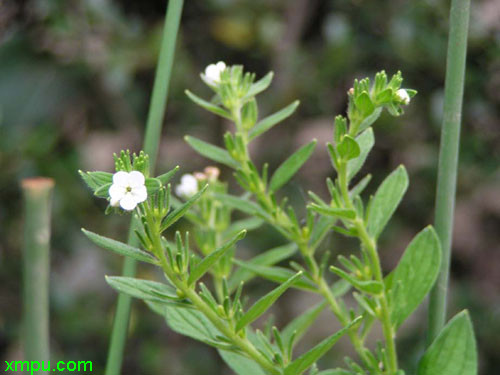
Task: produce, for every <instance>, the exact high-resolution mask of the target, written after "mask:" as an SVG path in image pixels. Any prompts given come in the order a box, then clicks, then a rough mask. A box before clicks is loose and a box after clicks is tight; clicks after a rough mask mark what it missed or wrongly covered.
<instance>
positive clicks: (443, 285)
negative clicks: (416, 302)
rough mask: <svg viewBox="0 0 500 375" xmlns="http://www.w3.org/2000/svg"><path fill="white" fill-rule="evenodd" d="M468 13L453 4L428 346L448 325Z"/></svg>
mask: <svg viewBox="0 0 500 375" xmlns="http://www.w3.org/2000/svg"><path fill="white" fill-rule="evenodd" d="M469 13H470V0H452V1H451V9H450V30H449V39H448V55H447V63H446V81H445V94H444V113H443V122H442V129H441V145H440V152H439V166H438V182H437V192H436V207H435V228H436V232H437V234H438V236H439V239H440V241H441V248H442V251H443V253H442V255H443V256H442V263H441V270H440V273H439V276H438V279H437V281H436V284H435V286H434V288H433V290H432V292H431V295H430V304H429V330H428V337H427V344H428V345H430V344H431V343H432V341H433V340H434V339H435V338H436V337H437V335H438V334H439V332H440V331H441V329H442V328H443V327H444V324H445V321H446V298H447V289H448V278H449V268H450V258H451V240H452V233H453V214H454V209H455V193H456V181H457V168H458V153H459V141H460V123H461V117H462V100H463V92H464V79H465V61H466V55H467V34H468V27H469Z"/></svg>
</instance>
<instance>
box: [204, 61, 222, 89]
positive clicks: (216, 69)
mask: <svg viewBox="0 0 500 375" xmlns="http://www.w3.org/2000/svg"><path fill="white" fill-rule="evenodd" d="M225 69H226V64H225V63H224V62H223V61H219V62H218V63H217V64H210V65H209V66H207V67H206V68H205V74H204V77H205V81H206V82H207V83H208V84H210V85H213V86H217V85H218V84H219V83H220V75H221V73H222V72H223V71H224V70H225Z"/></svg>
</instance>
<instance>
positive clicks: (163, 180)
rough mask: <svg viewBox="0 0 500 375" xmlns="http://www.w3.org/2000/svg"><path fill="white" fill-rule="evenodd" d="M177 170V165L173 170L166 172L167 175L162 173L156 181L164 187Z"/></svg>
mask: <svg viewBox="0 0 500 375" xmlns="http://www.w3.org/2000/svg"><path fill="white" fill-rule="evenodd" d="M178 170H179V166H178V165H177V166H176V167H175V168H174V169H172V170H170V171H168V172H167V173H164V174H162V175H160V176H158V177H157V179H158V180H160V182H161V183H162V184H163V185H166V184H167V183H168V182H169V181H170V179H171V178H172V177H173V176H174V175H175V174H176V173H177V171H178Z"/></svg>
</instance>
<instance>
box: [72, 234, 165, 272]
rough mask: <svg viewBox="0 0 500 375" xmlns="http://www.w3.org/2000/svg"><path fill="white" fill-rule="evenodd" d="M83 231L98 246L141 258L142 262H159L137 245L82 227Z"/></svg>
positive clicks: (136, 258)
mask: <svg viewBox="0 0 500 375" xmlns="http://www.w3.org/2000/svg"><path fill="white" fill-rule="evenodd" d="M82 232H83V233H84V234H85V235H86V236H87V237H88V238H89V239H90V240H91V241H92V242H93V243H95V244H96V245H97V246H99V247H102V248H103V249H106V250H111V251H114V252H115V253H118V254H120V255H124V256H127V257H130V258H133V259H135V260H140V261H142V262H147V263H151V264H158V262H157V261H156V259H155V258H154V257H153V256H152V255H150V254H149V253H147V252H145V251H143V250H141V249H138V248H136V247H133V246H130V245H127V244H124V243H123V242H120V241H116V240H112V239H111V238H107V237H104V236H100V235H98V234H96V233H93V232H90V231H88V230H85V229H83V228H82Z"/></svg>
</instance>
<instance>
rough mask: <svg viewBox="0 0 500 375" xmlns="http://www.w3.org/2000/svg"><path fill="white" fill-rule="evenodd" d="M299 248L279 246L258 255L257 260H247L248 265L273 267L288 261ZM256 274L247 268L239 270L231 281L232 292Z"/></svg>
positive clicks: (293, 244)
mask: <svg viewBox="0 0 500 375" xmlns="http://www.w3.org/2000/svg"><path fill="white" fill-rule="evenodd" d="M298 249H299V248H298V246H297V244H295V243H289V244H286V245H283V246H278V247H275V248H272V249H270V250H267V251H266V252H264V253H262V254H260V255H257V256H256V257H255V258H252V259H250V260H246V261H245V263H246V264H250V265H254V266H272V265H274V264H276V263H279V262H281V261H282V260H285V259H288V258H289V257H291V256H292V255H293V254H295V253H296V252H297V250H298ZM254 275H255V273H253V272H252V271H249V270H247V269H245V268H238V269H237V270H236V271H235V272H234V273H233V274H232V275H231V277H230V279H229V282H228V284H229V289H230V290H231V291H233V290H235V289H236V288H237V287H238V286H239V285H240V283H241V282H246V281H248V280H250V279H252V278H253V276H254Z"/></svg>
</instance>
